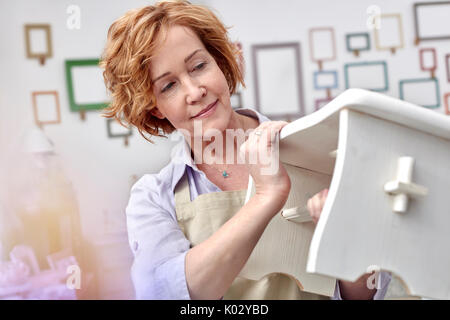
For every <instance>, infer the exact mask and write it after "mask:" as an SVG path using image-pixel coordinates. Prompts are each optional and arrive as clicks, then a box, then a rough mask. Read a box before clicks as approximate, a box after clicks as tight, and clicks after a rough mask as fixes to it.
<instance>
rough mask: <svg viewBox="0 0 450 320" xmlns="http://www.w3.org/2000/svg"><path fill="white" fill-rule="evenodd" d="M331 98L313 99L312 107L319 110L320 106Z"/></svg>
mask: <svg viewBox="0 0 450 320" xmlns="http://www.w3.org/2000/svg"><path fill="white" fill-rule="evenodd" d="M331 100H333V98H332V97H329V98H328V97H327V98H319V99H316V100H315V101H314V108H315V110H316V111H317V110H319V109H320V108H322V107H323V106H324V105H326V104H327V103H328V102H330V101H331Z"/></svg>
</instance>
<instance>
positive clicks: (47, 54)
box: [24, 23, 53, 65]
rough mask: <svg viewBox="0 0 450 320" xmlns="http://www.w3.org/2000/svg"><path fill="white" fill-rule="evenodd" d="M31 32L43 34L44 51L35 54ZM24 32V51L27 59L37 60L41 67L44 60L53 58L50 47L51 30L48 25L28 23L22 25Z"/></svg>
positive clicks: (51, 47)
mask: <svg viewBox="0 0 450 320" xmlns="http://www.w3.org/2000/svg"><path fill="white" fill-rule="evenodd" d="M33 31H43V32H44V33H45V47H46V49H45V51H44V52H37V51H35V49H34V48H33V42H34V41H33V36H32V32H33ZM24 32H25V50H26V56H27V58H28V59H38V60H39V63H40V64H41V65H44V64H45V60H46V59H49V58H51V57H53V46H52V29H51V26H50V24H44V23H29V24H25V25H24Z"/></svg>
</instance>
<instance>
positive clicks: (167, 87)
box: [161, 82, 175, 92]
mask: <svg viewBox="0 0 450 320" xmlns="http://www.w3.org/2000/svg"><path fill="white" fill-rule="evenodd" d="M174 84H175V82H170V83H169V84H167V85H166V86H165V87H164V88H163V89H162V90H161V92H166V91H167V90H170V88H172V87H173V85H174Z"/></svg>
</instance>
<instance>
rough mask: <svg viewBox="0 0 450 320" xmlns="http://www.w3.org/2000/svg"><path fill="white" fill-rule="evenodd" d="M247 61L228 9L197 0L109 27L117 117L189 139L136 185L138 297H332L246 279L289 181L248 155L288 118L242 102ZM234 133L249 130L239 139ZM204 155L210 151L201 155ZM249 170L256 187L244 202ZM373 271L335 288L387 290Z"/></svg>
mask: <svg viewBox="0 0 450 320" xmlns="http://www.w3.org/2000/svg"><path fill="white" fill-rule="evenodd" d="M238 59H239V52H238V50H237V49H236V47H235V46H234V45H233V44H232V43H231V42H230V41H229V39H228V36H227V31H226V29H225V27H224V26H223V24H222V23H221V22H220V21H219V20H218V19H217V17H216V16H215V15H214V14H213V13H212V12H211V11H209V10H208V9H206V8H203V7H201V6H197V5H192V4H190V3H188V2H186V1H176V2H161V3H158V4H156V5H154V6H148V7H145V8H142V9H138V10H133V11H130V12H128V13H126V14H125V15H124V16H123V17H121V18H120V19H118V20H117V21H115V22H114V23H113V24H112V26H111V27H110V29H109V32H108V42H107V44H106V48H105V52H104V56H103V59H102V66H103V67H104V69H105V71H104V77H105V82H106V84H107V87H108V89H109V90H110V91H111V93H112V97H113V99H112V104H111V106H110V107H109V109H108V110H107V116H108V117H115V118H116V119H118V120H119V119H121V118H124V119H125V121H126V122H128V123H129V124H131V125H134V126H136V127H137V128H138V129H139V131H140V133H141V134H142V135H143V136H144V137H145V135H146V134H147V135H150V136H152V135H155V136H163V135H164V134H170V133H172V132H173V131H174V130H178V131H179V132H181V133H182V135H183V137H184V140H183V141H182V142H181V143H180V144H179V145H178V149H176V152H174V153H173V157H172V160H171V162H170V163H169V164H168V165H167V166H166V167H165V168H163V169H162V170H161V172H160V173H158V174H154V175H145V176H144V177H142V178H141V179H140V180H139V181H138V182H137V183H136V184H135V185H134V187H133V188H132V191H131V196H130V201H129V204H128V207H127V224H128V232H129V240H130V245H131V248H132V250H133V253H134V255H135V260H134V264H133V267H132V278H133V282H134V285H135V288H136V293H137V297H138V298H147V299H220V298H222V297H224V298H231V299H322V298H325V297H321V296H318V295H314V294H309V293H305V292H302V291H300V290H299V289H298V287H297V285H296V283H295V281H293V280H292V279H290V278H288V277H286V276H283V275H279V274H275V275H270V276H268V277H266V278H264V279H262V280H260V281H250V280H245V279H241V278H239V277H237V276H238V274H239V272H240V270H241V269H242V268H243V266H244V265H245V263H246V261H247V259H248V258H249V256H250V254H251V252H252V250H253V248H254V247H255V245H256V243H257V242H258V239H259V238H260V236H261V235H262V233H263V231H264V229H265V227H266V226H267V224H268V223H269V222H270V220H271V219H272V217H273V216H274V215H275V214H277V213H278V212H279V211H280V210H281V208H282V207H283V205H284V203H285V202H286V200H287V197H288V194H289V191H290V180H289V177H288V175H287V173H286V171H285V169H284V168H283V166H282V165H281V163H278V165H279V166H278V168H279V170H277V171H276V172H273V173H272V174H269V175H264V174H262V173H261V172H262V169H263V168H264V167H267V163H262V161H261V160H257V161H256V162H251V161H249V160H250V159H253V158H254V156H255V154H257V152H258V150H265V151H267V153H270V152H273V150H274V148H275V146H276V143H277V141H278V140H277V139H278V135H277V133H278V132H279V131H280V130H281V129H282V128H283V126H284V125H286V124H287V123H286V122H283V121H269V119H267V118H266V117H264V116H263V115H261V114H259V113H258V112H256V111H254V110H251V109H243V110H239V111H234V110H233V109H232V108H231V104H230V94H232V93H234V92H235V90H236V87H237V85H238V84H239V83H241V84H242V85H244V81H243V76H242V70H240V68H239V63H238V62H237V60H238ZM229 132H247V133H248V132H250V134H248V135H247V136H245V139H244V140H245V141H239V139H236V140H237V141H236V140H235V139H232V140H230V138H229V135H228V136H227V133H229ZM146 139H147V140H149V139H148V138H147V137H146ZM199 140H200V141H201V143H197V144H196V141H199ZM150 141H151V140H150ZM230 141H231V143H230ZM213 143H214V144H215V146H216V148H211V145H212V144H213ZM217 146H220V147H218V148H217ZM206 151H208V152H206ZM204 156H207V160H208V161H206V162H204V161H197V160H198V159H200V160H202V159H203V157H204ZM194 159H195V160H196V161H195V162H194ZM242 159H245V160H246V161H245V163H243V162H242ZM226 160H228V161H226ZM230 160H231V161H230ZM277 161H279V160H278V159H277ZM224 163H226V164H224ZM249 174H250V175H251V176H252V178H253V180H254V182H255V187H256V194H255V195H254V196H253V197H252V198H251V199H250V200H249V201H248V202H247V203H246V204H245V205H244V197H245V192H246V188H247V184H248V176H249ZM324 200H325V196H324V194H323V193H321V194H319V195H317V196H315V197H314V198H313V199H311V200H310V202H309V208H310V211H311V214H312V215H313V216H314V217H315V219H316V218H318V216H319V214H320V211H321V207H322V206H323V202H324ZM366 279H367V276H365V277H362V278H361V279H360V280H358V281H357V282H355V283H346V282H339V284H338V285H337V287H336V293H335V298H340V297H341V296H342V297H343V298H362V299H370V298H372V297H373V296H374V294H375V293H376V292H375V291H376V290H369V289H368V288H367V286H366ZM379 291H380V290H379ZM379 294H380V295H384V293H383V292H380V293H379Z"/></svg>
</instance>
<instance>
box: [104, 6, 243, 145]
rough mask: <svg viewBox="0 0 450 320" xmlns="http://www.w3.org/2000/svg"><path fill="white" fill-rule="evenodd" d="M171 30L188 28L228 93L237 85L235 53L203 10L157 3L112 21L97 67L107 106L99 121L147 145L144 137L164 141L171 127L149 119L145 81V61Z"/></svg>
mask: <svg viewBox="0 0 450 320" xmlns="http://www.w3.org/2000/svg"><path fill="white" fill-rule="evenodd" d="M172 25H181V26H185V27H188V28H190V29H191V30H193V31H194V32H195V34H196V35H197V36H198V37H199V39H200V40H201V41H202V43H203V45H204V46H205V48H206V49H207V50H208V52H209V53H210V54H211V55H212V56H213V58H214V59H215V61H216V62H217V64H218V66H219V68H220V69H221V70H222V72H223V74H224V75H225V78H226V80H227V83H228V87H229V88H230V94H233V93H234V92H235V90H236V87H237V84H238V83H241V84H242V85H243V86H245V84H244V80H243V75H242V71H241V70H240V68H239V64H238V62H237V58H238V56H239V50H238V48H237V47H236V46H235V45H234V44H233V43H232V42H231V41H230V40H229V38H228V34H227V30H226V28H225V26H224V25H223V24H222V22H220V20H219V19H218V18H217V17H216V16H215V15H214V13H212V12H211V11H210V10H209V9H207V8H205V7H202V6H199V5H193V4H191V3H189V2H188V1H184V0H181V1H170V2H169V1H163V2H159V3H157V4H155V5H154V6H147V7H144V8H141V9H134V10H131V11H128V12H127V13H125V15H124V16H122V17H121V18H119V19H117V20H116V21H115V22H114V23H113V24H112V25H111V27H110V28H109V30H108V38H107V42H106V46H105V49H104V52H103V56H102V59H101V62H100V66H101V67H102V68H103V69H104V71H103V77H104V80H105V85H106V87H107V89H108V90H109V91H110V92H111V96H112V102H111V104H110V106H109V107H108V108H106V109H104V114H103V116H104V117H106V118H115V119H116V120H117V121H118V122H119V123H121V124H122V125H125V124H124V122H125V123H126V124H129V125H134V126H135V127H136V128H137V129H138V130H139V133H140V134H141V135H142V136H143V137H144V138H145V139H146V140H148V141H150V142H152V143H153V141H151V140H150V139H149V138H147V137H146V135H145V134H148V135H150V136H159V137H167V136H166V134H170V133H172V132H173V131H174V130H176V128H175V127H174V126H173V125H172V124H171V123H170V122H169V121H168V120H167V119H158V118H156V117H155V116H153V115H152V114H151V112H150V111H151V110H152V109H153V108H154V107H155V106H156V105H157V101H156V98H155V96H154V94H153V84H152V82H151V78H150V59H151V58H152V56H153V55H154V54H155V52H156V50H157V49H158V47H159V46H160V45H162V43H163V41H164V39H165V34H166V33H167V30H168V28H169V27H170V26H172Z"/></svg>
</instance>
